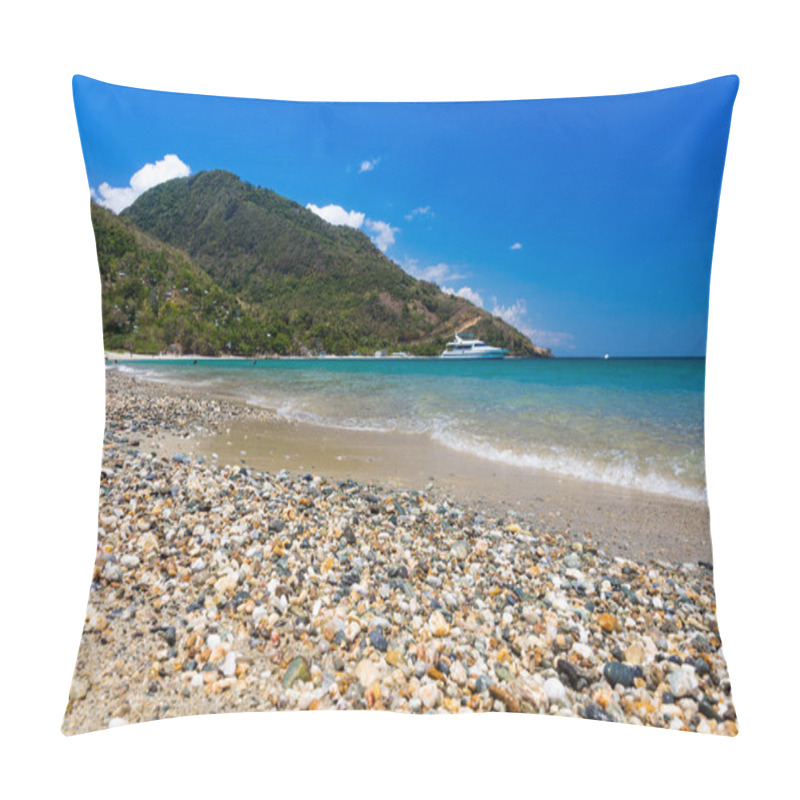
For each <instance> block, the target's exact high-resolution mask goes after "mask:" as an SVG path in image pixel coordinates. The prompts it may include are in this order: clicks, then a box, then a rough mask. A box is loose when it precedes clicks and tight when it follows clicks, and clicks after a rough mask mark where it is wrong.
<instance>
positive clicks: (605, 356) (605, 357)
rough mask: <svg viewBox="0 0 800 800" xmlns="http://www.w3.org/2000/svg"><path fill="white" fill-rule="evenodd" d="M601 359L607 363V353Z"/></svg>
mask: <svg viewBox="0 0 800 800" xmlns="http://www.w3.org/2000/svg"><path fill="white" fill-rule="evenodd" d="M603 358H604V359H605V360H606V361H607V360H608V353H606V354H605V355H604V356H603Z"/></svg>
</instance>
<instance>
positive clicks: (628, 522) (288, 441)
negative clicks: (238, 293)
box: [125, 376, 713, 563]
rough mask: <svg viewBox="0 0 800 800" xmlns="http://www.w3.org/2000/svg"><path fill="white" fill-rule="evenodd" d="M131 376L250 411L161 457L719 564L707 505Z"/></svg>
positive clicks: (634, 553) (624, 549) (612, 549)
mask: <svg viewBox="0 0 800 800" xmlns="http://www.w3.org/2000/svg"><path fill="white" fill-rule="evenodd" d="M125 377H126V379H129V380H134V381H137V382H138V383H139V384H142V383H147V384H148V385H157V386H158V387H160V391H170V392H172V393H175V394H177V395H178V396H187V397H210V396H213V397H214V398H215V399H216V400H217V401H219V402H220V403H225V404H227V405H229V406H231V407H236V408H238V409H240V410H241V413H240V414H238V415H237V416H236V418H235V419H233V420H232V421H231V422H230V424H226V425H224V426H222V427H221V429H220V430H219V431H216V432H213V431H210V432H207V433H200V432H198V433H195V434H194V435H193V436H192V437H191V438H189V439H187V440H185V441H183V442H181V443H177V442H175V441H174V440H172V439H170V437H165V438H163V439H159V438H155V439H154V440H153V441H152V442H151V445H152V447H153V448H155V450H156V451H157V452H159V453H161V454H162V455H167V456H172V455H173V454H174V452H175V448H178V449H179V450H181V451H182V452H184V453H185V454H188V455H192V456H199V457H202V458H205V459H212V458H214V456H217V457H218V459H217V460H218V463H220V464H230V465H238V464H246V465H247V466H249V467H252V468H254V469H259V470H265V471H268V472H277V471H280V470H282V469H289V470H290V471H293V472H298V471H299V472H308V471H311V472H313V473H314V474H319V475H323V476H325V477H326V478H329V479H331V480H347V479H354V480H357V481H360V482H369V483H375V484H385V485H387V486H392V487H398V488H403V489H406V490H415V489H416V490H419V489H422V488H423V487H428V486H429V487H430V489H431V490H432V491H435V492H436V493H437V494H441V495H442V496H444V497H448V498H451V499H453V500H454V501H455V502H458V503H460V504H463V505H468V506H470V507H474V508H478V509H480V510H481V511H482V512H483V513H484V514H485V515H489V516H496V517H503V516H505V515H506V514H509V513H511V514H512V515H519V517H520V518H521V519H524V520H526V521H527V522H529V523H531V524H533V525H534V526H536V527H543V528H546V529H548V530H551V531H558V532H560V533H564V534H566V535H571V536H573V537H574V538H576V539H577V540H578V541H583V540H584V539H586V538H588V539H591V540H593V541H594V542H595V544H597V545H598V546H601V547H603V548H604V549H605V550H606V551H607V552H608V554H609V555H612V556H622V557H626V558H636V559H639V560H642V559H644V560H647V559H660V560H664V561H669V562H700V561H702V562H704V563H713V552H712V546H711V536H710V525H709V509H708V505H707V503H705V502H701V501H694V500H686V499H683V498H678V497H674V496H671V495H666V494H657V493H653V492H647V491H643V490H639V489H635V488H629V487H624V486H614V485H611V484H604V483H600V482H596V481H589V480H581V479H579V478H573V477H569V476H564V475H558V474H555V473H550V472H547V471H545V470H541V469H535V468H532V467H518V466H513V465H508V464H503V463H498V462H493V461H489V460H487V459H483V458H480V457H478V456H474V455H471V454H465V453H460V452H458V451H456V450H452V449H450V448H448V447H447V446H446V445H443V444H439V443H437V442H434V441H432V440H431V439H430V438H429V437H427V436H424V435H422V434H407V433H401V432H377V431H353V430H348V429H343V428H335V427H330V426H324V425H318V424H315V423H313V422H298V421H289V420H286V419H284V418H281V417H279V416H278V415H277V413H275V412H273V411H272V410H270V409H262V408H261V407H259V406H254V405H250V404H248V403H246V402H245V401H244V400H243V399H240V398H235V397H230V396H225V395H221V394H215V395H209V394H208V393H206V392H203V391H202V390H200V389H197V388H194V387H189V386H179V385H175V384H171V383H161V382H158V383H156V382H152V384H151V382H149V381H142V380H141V379H138V378H135V377H131V376H125ZM587 535H588V536H587Z"/></svg>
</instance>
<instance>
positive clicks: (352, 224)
mask: <svg viewBox="0 0 800 800" xmlns="http://www.w3.org/2000/svg"><path fill="white" fill-rule="evenodd" d="M306 208H307V209H308V210H309V211H313V212H314V213H315V214H316V215H317V216H318V217H322V219H324V220H325V221H326V222H330V223H331V225H346V226H347V227H348V228H360V227H361V226H362V225H363V224H364V219H365V215H364V214H362V213H361V212H360V211H346V210H345V209H344V208H342V207H341V206H337V205H334V204H333V203H330V204H329V205H327V206H322V207H321V208H320V207H319V206H315V205H314V204H313V203H308V205H306Z"/></svg>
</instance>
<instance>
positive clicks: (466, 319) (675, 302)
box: [63, 76, 738, 735]
mask: <svg viewBox="0 0 800 800" xmlns="http://www.w3.org/2000/svg"><path fill="white" fill-rule="evenodd" d="M73 88H74V96H75V106H76V113H77V119H78V124H79V129H80V136H81V142H82V147H83V152H84V157H85V162H86V168H87V174H88V179H89V185H90V191H91V219H92V224H93V227H94V232H95V239H96V245H97V254H98V261H99V267H100V277H101V284H102V319H103V334H104V342H105V349H106V387H107V388H106V429H105V440H104V445H103V464H102V472H101V478H100V509H99V522H98V541H97V559H96V563H95V569H94V577H93V581H92V584H91V590H90V596H89V604H88V608H87V613H86V619H85V625H84V630H83V635H82V638H81V643H80V650H79V653H78V659H77V665H76V668H75V674H74V679H73V682H72V686H71V690H70V696H69V702H68V705H67V710H66V715H65V719H64V724H63V731H64V733H66V734H73V733H80V732H85V731H92V730H96V729H100V728H107V727H115V726H117V725H123V724H127V723H132V722H139V721H145V720H152V719H158V718H163V717H170V716H179V715H186V714H198V713H212V712H227V711H254V710H275V709H387V710H395V711H406V712H413V713H472V712H483V711H506V712H529V713H537V714H557V715H561V716H571V717H578V718H585V719H589V720H601V721H609V722H626V723H632V724H637V725H647V726H653V727H667V728H673V729H679V730H688V731H699V732H707V733H717V734H726V735H735V734H736V732H737V726H736V716H735V712H734V707H733V704H732V700H731V688H730V681H729V678H728V672H727V666H726V663H725V659H724V657H723V654H722V650H721V642H720V637H719V632H718V628H717V623H716V611H715V599H714V587H713V571H712V556H711V542H710V536H709V524H708V507H707V500H706V493H705V472H704V459H703V388H704V374H705V342H706V320H707V308H708V286H709V275H710V267H711V254H712V248H713V240H714V230H715V224H716V216H717V208H718V201H719V191H720V185H721V180H722V172H723V165H724V160H725V151H726V146H727V138H728V130H729V125H730V118H731V112H732V106H733V102H734V98H735V95H736V91H737V88H738V79H737V78H736V77H735V76H728V77H723V78H717V79H714V80H709V81H704V82H702V83H697V84H694V85H690V86H683V87H679V88H673V89H666V90H661V91H655V92H646V93H642V94H634V95H624V96H609V97H591V98H576V99H560V100H532V101H510V102H467V103H464V102H462V103H419V104H417V103H307V102H306V103H292V102H277V101H265V100H245V99H234V98H225V97H205V96H194V95H183V94H172V93H167V92H155V91H144V90H139V89H132V88H126V87H121V86H112V85H109V84H105V83H101V82H98V81H94V80H91V79H88V78H85V77H81V76H76V77H75V79H74V84H73Z"/></svg>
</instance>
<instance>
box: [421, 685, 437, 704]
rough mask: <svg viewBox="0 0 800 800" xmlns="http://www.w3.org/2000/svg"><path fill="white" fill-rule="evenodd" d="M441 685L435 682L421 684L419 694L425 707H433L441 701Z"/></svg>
mask: <svg viewBox="0 0 800 800" xmlns="http://www.w3.org/2000/svg"><path fill="white" fill-rule="evenodd" d="M439 694H440V692H439V687H438V686H437V685H436V684H435V683H428V684H425V686H420V687H419V691H418V692H417V696H418V697H419V699H420V700H422V704H423V705H424V706H425V708H433V707H434V706H435V705H436V704H437V703H438V702H439Z"/></svg>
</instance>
